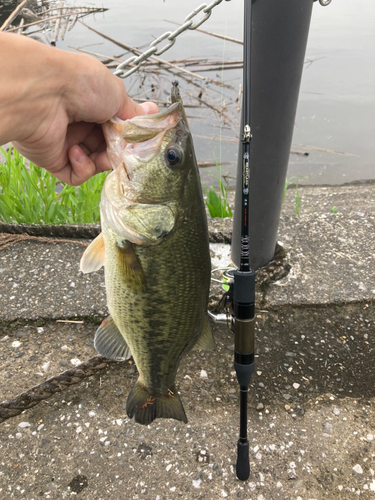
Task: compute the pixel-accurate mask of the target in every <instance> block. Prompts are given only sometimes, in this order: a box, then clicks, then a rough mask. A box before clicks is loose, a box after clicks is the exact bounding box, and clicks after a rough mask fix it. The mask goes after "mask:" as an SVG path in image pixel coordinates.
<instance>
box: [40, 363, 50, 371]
mask: <svg viewBox="0 0 375 500" xmlns="http://www.w3.org/2000/svg"><path fill="white" fill-rule="evenodd" d="M50 363H51V362H50V361H47V363H44V364H43V365H42V370H44V371H45V372H46V371H47V370H48V367H49V365H50Z"/></svg>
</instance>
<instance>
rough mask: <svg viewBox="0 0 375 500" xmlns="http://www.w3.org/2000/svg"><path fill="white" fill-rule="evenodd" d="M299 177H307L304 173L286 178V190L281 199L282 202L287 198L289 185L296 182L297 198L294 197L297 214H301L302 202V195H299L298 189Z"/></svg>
mask: <svg viewBox="0 0 375 500" xmlns="http://www.w3.org/2000/svg"><path fill="white" fill-rule="evenodd" d="M298 178H303V179H306V176H304V175H296V176H294V177H291V178H290V179H285V185H284V191H283V198H282V200H281V204H283V203H284V200H285V195H286V190H287V189H288V187H289V186H290V185H291V184H293V182H295V198H294V211H295V214H296V215H299V207H300V204H301V197H300V195H299V191H298Z"/></svg>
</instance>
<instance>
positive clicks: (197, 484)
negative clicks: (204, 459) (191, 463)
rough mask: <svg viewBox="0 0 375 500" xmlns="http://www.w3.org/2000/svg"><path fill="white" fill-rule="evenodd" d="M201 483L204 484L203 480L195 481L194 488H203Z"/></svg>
mask: <svg viewBox="0 0 375 500" xmlns="http://www.w3.org/2000/svg"><path fill="white" fill-rule="evenodd" d="M201 482H202V480H201V479H197V480H195V479H193V486H194V488H200V487H201Z"/></svg>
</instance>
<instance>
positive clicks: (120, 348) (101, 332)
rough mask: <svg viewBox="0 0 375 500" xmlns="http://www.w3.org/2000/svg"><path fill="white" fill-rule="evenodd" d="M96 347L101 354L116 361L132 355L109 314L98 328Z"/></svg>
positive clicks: (124, 359) (95, 340)
mask: <svg viewBox="0 0 375 500" xmlns="http://www.w3.org/2000/svg"><path fill="white" fill-rule="evenodd" d="M94 347H95V349H96V350H97V352H98V353H99V354H101V355H102V356H104V357H105V358H108V359H114V360H115V361H126V360H127V359H129V358H130V356H131V355H132V354H131V352H130V349H129V347H128V344H127V343H126V341H125V339H124V337H123V336H122V334H121V332H120V330H119V329H118V328H117V326H116V324H115V322H114V321H113V319H112V317H111V316H108V318H106V319H105V320H104V321H103V322H102V324H101V325H100V326H99V328H98V329H97V330H96V334H95V339H94Z"/></svg>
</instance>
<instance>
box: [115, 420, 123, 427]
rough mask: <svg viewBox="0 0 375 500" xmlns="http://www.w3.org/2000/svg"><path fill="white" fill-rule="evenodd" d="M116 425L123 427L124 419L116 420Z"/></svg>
mask: <svg viewBox="0 0 375 500" xmlns="http://www.w3.org/2000/svg"><path fill="white" fill-rule="evenodd" d="M116 424H117V425H118V426H119V427H121V426H122V419H121V418H118V419H117V420H116Z"/></svg>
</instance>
